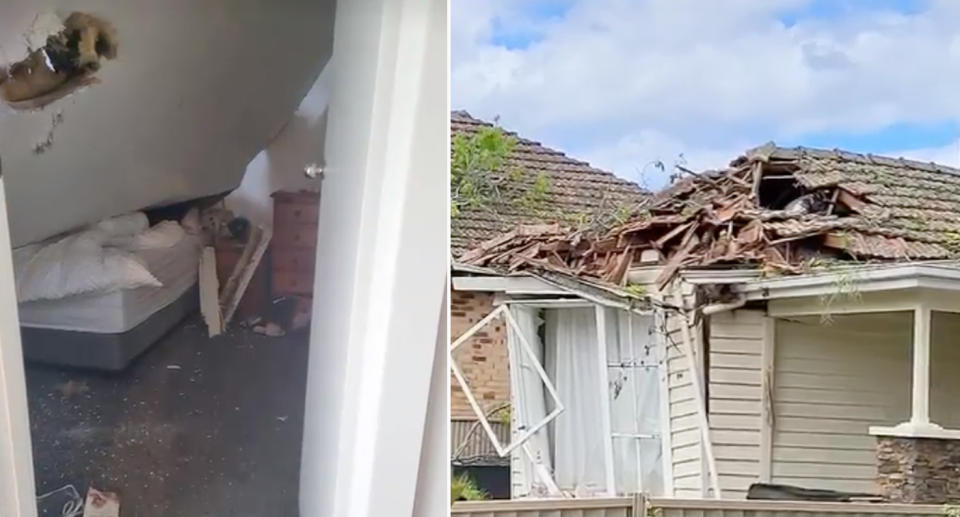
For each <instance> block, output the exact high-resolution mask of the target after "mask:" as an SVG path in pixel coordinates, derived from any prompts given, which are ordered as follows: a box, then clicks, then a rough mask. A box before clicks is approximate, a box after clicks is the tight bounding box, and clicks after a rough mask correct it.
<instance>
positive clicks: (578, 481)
mask: <svg viewBox="0 0 960 517" xmlns="http://www.w3.org/2000/svg"><path fill="white" fill-rule="evenodd" d="M546 361H547V366H548V370H547V371H548V373H549V374H550V376H551V378H552V379H553V380H554V382H555V384H556V388H557V392H558V394H559V396H560V400H561V401H562V402H563V405H564V407H565V408H566V411H564V412H563V413H562V414H561V415H560V416H559V417H557V419H556V420H554V423H553V425H552V426H551V427H552V442H553V451H554V455H553V459H554V479H555V480H556V482H557V485H558V486H559V487H560V489H561V490H564V491H568V492H570V493H573V494H576V495H578V496H589V495H597V494H601V493H603V492H604V490H605V487H606V479H605V474H604V461H603V458H604V452H603V451H604V440H605V439H609V436H606V437H605V436H604V432H603V427H602V425H601V422H602V420H601V413H600V408H601V405H600V401H601V397H603V396H606V394H605V393H602V392H601V389H600V379H599V375H600V371H599V368H598V361H599V350H598V347H597V327H596V312H595V310H594V309H593V308H588V309H551V310H547V311H546Z"/></svg>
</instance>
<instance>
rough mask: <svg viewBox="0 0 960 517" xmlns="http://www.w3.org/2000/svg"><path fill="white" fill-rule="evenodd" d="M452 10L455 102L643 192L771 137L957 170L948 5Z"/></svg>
mask: <svg viewBox="0 0 960 517" xmlns="http://www.w3.org/2000/svg"><path fill="white" fill-rule="evenodd" d="M450 16H451V24H450V33H451V35H450V38H451V89H452V92H451V105H452V108H453V109H465V110H467V111H469V112H470V113H471V114H472V115H474V116H475V117H478V118H482V119H485V120H491V121H492V120H494V119H496V120H498V122H499V124H500V125H501V126H503V127H504V128H506V129H509V130H511V131H516V132H518V133H519V134H520V135H522V136H524V137H526V138H530V139H532V140H537V141H540V142H542V143H543V144H544V145H546V146H548V147H552V148H555V149H559V150H562V151H564V152H566V153H567V154H568V155H569V156H572V157H574V158H577V159H581V160H585V161H588V162H590V163H591V164H592V165H594V166H596V167H599V168H601V169H605V170H608V171H611V172H614V173H616V174H617V175H619V176H621V177H624V178H627V179H630V180H632V181H636V182H639V183H641V184H644V185H646V186H648V187H651V188H658V187H662V186H664V185H665V184H666V183H667V182H668V174H669V173H670V169H671V168H672V165H673V164H675V163H680V164H684V165H685V166H687V167H689V168H692V169H695V170H702V169H709V168H717V167H723V166H725V165H726V164H727V163H729V161H730V160H731V159H733V158H735V157H736V156H738V155H739V154H741V153H742V152H743V151H744V150H746V149H749V148H751V147H755V146H758V145H762V144H764V143H766V142H769V141H774V142H776V143H777V144H779V145H785V146H797V145H802V146H807V147H820V148H829V149H833V148H840V149H845V150H849V151H857V152H864V153H874V154H883V155H890V156H894V157H898V156H903V157H906V158H913V159H919V160H924V161H935V162H938V163H942V164H947V165H955V166H958V165H960V23H957V20H960V2H957V1H952V0H860V1H854V0H723V1H719V0H633V1H627V0H553V1H547V0H452V1H451V15H450ZM658 161H660V162H662V163H664V164H666V166H667V169H668V170H667V171H666V172H661V171H660V170H659V169H658V168H657V167H655V165H654V164H655V163H656V162H658Z"/></svg>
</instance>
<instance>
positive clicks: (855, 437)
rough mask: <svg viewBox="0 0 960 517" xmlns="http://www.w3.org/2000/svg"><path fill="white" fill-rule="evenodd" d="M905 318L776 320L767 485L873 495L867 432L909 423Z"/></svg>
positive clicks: (899, 315) (896, 315)
mask: <svg viewBox="0 0 960 517" xmlns="http://www.w3.org/2000/svg"><path fill="white" fill-rule="evenodd" d="M910 318H911V315H910V314H909V313H880V314H870V315H856V316H843V317H837V318H835V319H834V321H832V322H830V323H824V322H821V321H820V320H819V319H818V318H804V319H803V320H801V321H788V320H782V319H781V320H777V322H776V329H775V336H776V349H775V381H774V395H773V402H774V404H773V414H774V428H773V447H772V468H771V471H772V481H773V482H774V483H783V484H790V485H798V486H805V487H811V488H825V489H833V490H846V491H857V492H875V491H876V478H877V467H876V453H875V450H876V438H875V437H874V436H871V435H870V434H869V432H868V428H869V427H870V426H873V425H896V424H897V423H899V422H902V421H904V420H906V419H908V418H909V397H910V365H911V352H910V344H911V336H912V321H911V319H910Z"/></svg>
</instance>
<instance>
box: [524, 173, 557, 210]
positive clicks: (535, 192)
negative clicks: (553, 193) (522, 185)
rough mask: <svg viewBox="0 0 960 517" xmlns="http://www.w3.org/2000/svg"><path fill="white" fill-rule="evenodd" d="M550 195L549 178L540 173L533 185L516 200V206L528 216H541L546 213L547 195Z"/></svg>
mask: <svg viewBox="0 0 960 517" xmlns="http://www.w3.org/2000/svg"><path fill="white" fill-rule="evenodd" d="M548 194H550V178H548V177H547V175H546V174H544V173H542V172H541V173H540V174H538V175H537V179H536V180H535V181H534V182H533V185H532V186H531V187H530V188H528V189H526V191H524V192H523V194H522V195H520V197H519V198H518V199H517V204H519V205H520V207H521V208H522V209H523V210H524V211H525V212H527V213H528V214H536V215H540V216H543V215H545V212H547V211H548V207H547V195H548Z"/></svg>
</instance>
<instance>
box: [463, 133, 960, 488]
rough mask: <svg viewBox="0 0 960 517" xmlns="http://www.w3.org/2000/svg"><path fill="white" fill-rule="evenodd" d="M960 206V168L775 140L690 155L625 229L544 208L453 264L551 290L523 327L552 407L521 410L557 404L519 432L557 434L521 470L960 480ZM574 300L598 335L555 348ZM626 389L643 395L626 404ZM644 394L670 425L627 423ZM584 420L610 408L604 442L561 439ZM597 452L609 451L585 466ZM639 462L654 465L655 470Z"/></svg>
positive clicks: (624, 484) (933, 482)
mask: <svg viewBox="0 0 960 517" xmlns="http://www.w3.org/2000/svg"><path fill="white" fill-rule="evenodd" d="M958 211H960V170H956V169H952V168H948V167H943V166H939V165H936V164H930V163H920V162H914V161H909V160H903V159H891V158H885V157H877V156H870V155H860V154H854V153H846V152H842V151H821V150H813V149H802V148H797V149H787V148H780V147H775V146H773V145H767V146H763V147H760V148H757V149H753V150H750V151H748V152H746V153H745V154H744V155H743V156H741V157H739V158H737V159H736V160H734V161H733V162H732V163H731V165H730V167H728V168H727V169H725V170H721V171H709V172H705V173H697V174H691V175H688V176H687V177H685V178H683V179H681V180H679V181H678V182H676V183H675V184H674V185H672V186H671V187H670V188H668V189H666V190H665V191H664V192H662V193H660V194H657V195H655V196H654V197H653V199H652V200H651V201H650V202H649V203H647V204H646V205H645V208H644V210H642V211H641V213H638V214H637V215H635V217H633V218H632V219H631V220H630V221H628V222H626V223H624V224H623V225H621V226H619V227H617V228H615V229H613V230H611V231H610V232H607V233H605V234H602V235H585V234H583V233H581V232H576V231H572V230H569V229H564V228H557V227H551V228H547V227H539V228H529V227H528V228H525V229H518V230H516V231H514V232H513V233H512V234H510V235H506V236H502V237H501V238H499V239H497V240H493V241H488V242H487V243H485V244H483V245H481V246H479V247H477V248H475V249H474V250H472V251H470V252H468V253H467V254H464V255H463V256H462V257H461V261H462V262H463V263H464V264H467V265H470V266H471V267H473V268H474V269H472V270H471V271H463V272H462V273H461V274H460V276H458V277H455V278H454V286H458V285H459V286H460V287H461V288H463V289H468V288H479V287H481V286H486V287H487V288H499V289H501V291H500V292H502V293H504V294H503V295H502V296H503V297H504V299H505V304H506V305H507V306H508V307H509V308H510V309H509V310H511V311H512V312H511V314H515V317H514V319H518V320H519V319H520V317H522V314H523V312H522V311H523V309H524V308H526V307H530V306H536V307H537V308H538V310H539V311H540V312H539V313H538V314H539V315H540V317H541V318H544V319H546V320H547V322H548V324H547V331H546V332H543V331H539V332H528V333H526V335H525V336H524V339H519V338H517V339H514V340H513V341H514V343H512V345H511V343H508V345H511V346H512V347H513V348H518V347H519V348H523V347H526V346H527V345H530V348H535V349H538V350H540V351H541V357H543V362H542V366H543V367H544V368H543V370H544V372H545V374H546V375H544V377H545V378H546V379H543V378H541V379H539V382H541V384H540V386H541V387H540V388H538V389H535V390H531V393H533V395H529V394H528V396H526V397H525V396H524V395H522V394H521V395H520V396H519V397H520V399H524V398H525V399H526V400H516V399H517V395H516V394H515V395H514V398H515V400H514V403H515V404H519V405H520V406H524V405H526V406H528V407H533V408H534V410H532V411H529V412H528V413H527V414H520V415H518V416H516V417H515V418H518V419H521V420H523V419H526V420H525V421H524V422H521V424H520V425H519V427H520V428H525V427H527V426H528V427H531V428H536V427H537V426H538V425H541V422H542V421H544V420H549V422H548V423H545V424H542V425H541V426H540V427H539V428H537V430H536V431H535V432H533V433H526V434H524V433H517V432H516V431H515V432H514V434H513V436H512V438H513V439H514V440H515V441H516V440H523V441H524V443H525V444H526V445H525V447H526V448H527V449H530V448H533V449H535V452H537V453H538V454H537V455H536V456H535V457H534V458H533V459H532V460H531V459H530V457H529V456H528V458H527V462H528V463H531V462H532V463H533V468H527V474H525V476H526V477H525V478H524V477H523V476H524V473H523V472H515V480H514V486H515V488H516V487H520V488H522V487H523V485H524V483H526V484H527V485H531V484H534V485H535V484H537V483H543V484H544V485H546V486H547V487H548V488H549V487H550V485H551V484H553V485H556V486H555V488H557V489H559V491H558V492H556V491H555V492H554V494H555V495H556V494H559V495H566V496H570V495H579V496H591V495H602V496H612V495H616V494H624V493H629V492H631V491H638V490H641V491H644V492H648V493H652V494H654V495H657V496H666V497H674V498H722V499H743V498H745V497H746V496H747V493H748V489H750V487H751V485H754V484H755V483H772V484H780V485H791V486H797V487H803V488H809V489H829V490H835V491H842V492H845V493H858V494H876V495H878V496H879V497H882V498H884V499H885V500H887V501H892V502H905V503H944V502H947V501H954V500H957V498H958V497H960V483H958V482H957V481H956V476H955V472H956V469H957V468H960V455H958V451H960V442H958V441H957V440H958V439H960V431H958V429H960V403H958V402H957V400H958V395H960V381H958V380H957V376H956V375H954V374H953V372H955V371H956V368H957V367H958V366H960V348H958V347H957V346H956V344H955V340H956V339H957V338H956V337H955V336H957V335H958V334H957V330H960V293H957V292H956V290H957V289H958V288H960V282H958V280H960V263H958V262H957V261H956V258H957V252H958V251H960V249H958V244H960V239H958V236H960V233H958V232H960V223H958V222H956V221H957V217H956V216H957V213H958ZM538 289H539V294H536V295H531V294H529V293H532V292H534V291H537V290H538ZM511 293H513V294H511ZM548 293H549V294H548ZM532 297H536V298H537V300H536V301H535V302H533V303H532V302H531V300H530V298H532ZM570 307H583V308H582V309H581V308H578V309H573V308H570ZM561 310H562V311H566V312H563V313H562V314H561V313H557V314H554V315H551V314H550V313H549V311H561ZM576 310H579V311H581V312H574V311H576ZM591 312H592V313H593V315H594V317H593V318H591V317H590V313H591ZM558 317H563V318H567V319H571V318H579V323H578V324H577V325H579V328H580V329H586V331H584V332H581V333H580V334H579V335H578V337H577V338H576V344H575V346H574V348H579V349H587V348H594V349H597V350H598V351H597V352H596V353H593V354H592V355H590V354H584V355H583V356H582V357H583V360H580V361H574V362H572V363H571V362H569V361H568V362H567V363H566V364H565V363H564V362H563V361H562V360H560V359H557V357H562V356H563V354H564V353H565V352H563V350H564V349H565V347H566V348H570V344H569V343H566V342H565V340H564V339H563V338H558V337H557V333H556V331H555V330H554V331H553V333H554V336H553V337H551V331H550V328H549V322H550V321H551V320H554V321H555V320H556V319H557V318H558ZM624 318H628V319H631V320H632V321H633V323H631V324H628V325H627V326H624V325H622V320H623V319H624ZM611 321H613V322H615V323H613V324H611ZM637 321H639V322H640V323H639V324H637V323H636V322H637ZM625 328H626V329H627V334H628V337H627V341H628V342H629V343H628V347H627V348H631V347H632V349H633V350H636V349H638V348H646V347H649V348H650V349H652V350H654V352H653V356H654V359H653V360H654V362H655V363H656V368H655V369H656V371H657V373H656V379H657V382H652V381H650V378H651V377H652V374H651V375H647V376H646V378H644V377H643V376H635V377H634V378H633V380H629V376H628V375H625V374H624V373H623V372H626V371H627V370H628V369H629V368H632V367H634V366H636V365H637V364H638V362H637V361H636V359H637V357H638V355H637V354H634V355H633V356H632V357H629V356H628V357H626V358H624V356H623V355H619V356H616V355H614V354H618V353H621V354H622V350H623V349H624V348H623V342H624V338H623V336H624V335H625V331H624V329H625ZM631 329H632V330H631ZM637 329H646V330H647V331H646V332H642V331H641V332H637ZM630 332H632V334H631V333H630ZM515 334H517V335H519V334H523V332H522V329H521V330H520V331H517V332H515ZM611 336H614V337H611ZM638 336H639V337H638ZM508 338H509V336H508ZM509 341H510V339H508V342H509ZM611 343H616V345H615V346H612V345H611ZM551 356H553V358H551ZM514 363H515V364H521V365H522V364H523V363H522V361H521V360H517V361H514ZM583 363H592V366H591V367H592V368H594V371H595V372H596V371H599V372H603V373H601V374H599V377H600V379H599V380H595V381H593V383H592V391H591V384H590V383H587V384H583V383H580V384H578V382H579V381H578V378H577V375H572V376H571V375H570V372H569V371H568V370H570V369H571V368H572V369H573V371H577V368H578V367H579V366H581V365H582V364H583ZM582 370H583V372H584V373H583V374H582V375H581V376H586V375H587V374H588V372H587V370H586V367H584V368H582ZM594 377H597V375H595V376H594ZM619 379H628V381H624V382H620V381H619ZM571 383H572V384H577V385H578V386H579V387H580V388H579V389H578V390H576V392H574V391H571V390H570V389H567V388H565V387H564V385H565V384H566V385H570V384H571ZM631 383H632V386H631ZM625 386H626V387H625ZM627 389H635V390H636V391H635V392H634V393H640V395H637V396H634V395H629V396H628V397H627V398H628V399H632V400H633V402H634V403H635V404H636V403H638V402H639V403H641V404H644V403H645V404H646V405H643V406H642V409H643V410H642V411H640V412H634V413H632V414H631V413H630V412H629V411H627V412H624V411H623V409H622V408H621V407H620V406H622V405H623V403H622V401H621V399H623V393H624V392H625V390H627ZM538 390H539V392H540V394H539V395H538V394H537V393H536V392H537V391H538ZM587 392H590V393H587ZM555 393H556V394H558V395H559V397H554V396H553V395H554V394H555ZM643 393H647V395H644V394H643ZM538 397H539V399H543V400H550V401H552V402H550V403H547V404H546V405H545V406H546V411H544V410H540V411H537V410H536V409H537V404H536V403H534V404H531V403H530V401H531V400H533V401H534V402H536V401H537V400H538ZM652 399H655V400H656V403H654V402H653V401H652ZM557 407H560V408H561V410H562V411H560V412H559V414H554V413H556V411H551V409H555V408H557ZM597 408H599V409H597ZM649 413H654V414H656V416H655V417H652V416H650V415H649ZM624 414H626V416H627V417H629V418H628V419H627V424H629V423H630V422H629V420H630V418H632V419H633V420H634V421H641V422H646V421H647V420H650V421H655V422H656V423H657V426H658V427H657V429H658V430H659V432H656V429H655V430H652V431H651V428H650V427H647V428H645V429H640V431H637V432H635V433H634V434H635V436H629V435H630V429H624V427H623V424H624V421H623V416H624ZM570 420H576V421H577V422H579V424H576V425H579V426H580V427H584V426H585V425H586V424H584V422H587V421H595V422H597V423H593V424H590V425H591V426H592V427H591V428H590V429H589V430H586V431H584V432H583V433H582V434H581V437H585V438H583V441H584V442H592V443H594V444H595V445H593V446H592V447H593V448H592V449H588V450H586V451H584V450H582V449H583V447H580V448H578V447H576V446H570V444H569V443H567V442H564V441H563V440H561V438H560V437H561V430H564V429H566V428H569V427H571V426H573V427H576V425H574V424H571V422H570ZM618 426H619V427H618ZM515 427H517V426H516V425H515ZM635 429H636V428H635ZM564 432H566V431H564ZM640 435H645V436H640ZM645 439H646V440H653V441H654V445H649V444H648V445H643V443H644V442H643V440H645ZM625 440H632V443H634V444H636V445H634V446H625V445H624V443H625ZM511 445H514V444H511ZM625 447H626V448H627V450H626V451H625ZM630 447H633V450H632V452H633V453H634V454H635V459H634V460H631V459H630V457H629V456H630V453H631V451H630V450H629V449H630ZM518 448H522V447H516V448H515V449H514V450H517V449H518ZM657 451H659V455H658V456H657V457H653V458H650V457H644V454H647V456H655V455H656V454H655V453H656V452H657ZM578 455H579V456H580V457H583V456H584V455H586V457H587V458H590V459H592V460H593V462H592V463H596V464H599V465H600V467H599V469H595V470H594V471H590V472H588V471H587V470H589V469H584V468H583V466H584V465H590V464H591V462H581V467H579V470H578V468H572V469H571V468H568V465H567V464H568V463H570V462H571V461H573V462H574V463H576V462H577V461H581V460H580V459H579V458H578ZM571 458H573V459H572V460H571ZM514 463H517V460H516V458H515V460H514ZM631 464H632V465H631ZM537 467H545V468H539V470H538V468H537ZM631 469H632V470H631ZM657 469H659V470H657ZM515 470H516V469H515ZM638 470H641V471H643V472H646V473H649V474H651V475H652V476H653V477H654V478H655V479H647V480H642V481H643V482H640V483H637V482H636V481H637V479H636V478H637V476H636V474H635V472H637V471H638ZM530 472H533V474H530ZM517 478H519V479H517ZM634 487H636V489H633V488H634ZM514 495H515V497H523V496H537V495H538V493H537V491H535V490H534V491H527V492H526V493H523V492H522V490H515V492H514ZM839 497H844V496H843V495H842V494H841V495H840V496H839ZM847 497H849V494H848V495H847Z"/></svg>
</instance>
